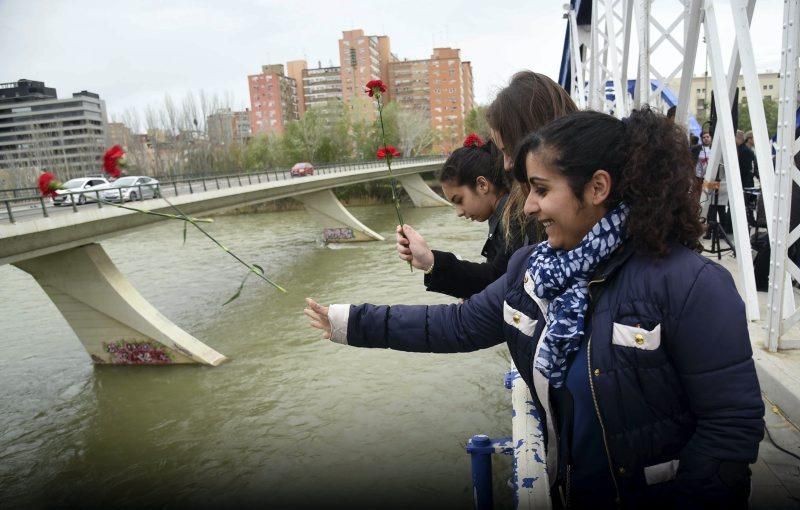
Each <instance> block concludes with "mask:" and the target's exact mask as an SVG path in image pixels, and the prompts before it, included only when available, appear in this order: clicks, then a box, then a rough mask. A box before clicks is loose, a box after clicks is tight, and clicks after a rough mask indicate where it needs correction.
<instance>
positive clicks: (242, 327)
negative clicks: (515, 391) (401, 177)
mask: <svg viewBox="0 0 800 510" xmlns="http://www.w3.org/2000/svg"><path fill="white" fill-rule="evenodd" d="M352 212H353V213H354V214H355V215H356V216H357V217H359V219H361V220H362V221H364V223H366V224H367V225H368V226H370V227H371V228H372V229H374V230H376V231H378V232H380V233H381V234H382V235H384V236H385V237H386V238H387V241H385V242H369V243H358V244H350V245H340V246H336V247H333V248H330V247H325V246H323V245H322V244H321V243H320V242H319V240H318V237H319V229H318V228H317V227H316V226H315V225H314V224H313V223H312V222H311V220H310V219H309V217H308V216H307V215H306V214H305V213H304V212H302V211H296V212H284V213H267V214H250V215H240V216H222V217H218V218H217V219H216V221H215V223H214V224H212V225H211V226H210V227H209V230H210V231H211V232H212V233H213V234H214V235H215V236H216V237H217V238H218V239H219V240H220V241H221V242H222V243H223V244H225V245H227V246H229V247H230V248H231V249H232V250H234V251H235V252H237V253H238V254H240V255H241V256H243V258H245V259H246V260H251V261H254V262H257V263H261V265H263V266H264V267H265V269H267V272H268V273H269V274H270V275H271V276H273V277H274V278H275V279H276V280H278V281H279V282H280V283H281V284H282V285H283V286H285V287H286V288H288V289H289V292H288V293H287V294H280V293H279V292H277V291H275V290H273V289H272V288H271V287H269V286H267V285H264V284H263V283H262V282H258V281H256V280H255V279H251V280H250V281H249V282H248V284H247V285H246V286H245V289H244V291H243V292H242V295H241V297H240V298H239V299H238V300H236V301H234V302H232V303H231V304H229V305H227V306H225V307H223V306H221V305H222V303H223V302H225V300H226V299H227V298H228V297H230V296H231V295H232V294H233V293H234V292H235V290H236V288H237V286H238V284H239V282H240V280H241V278H242V276H243V270H242V268H241V267H240V266H237V265H236V264H234V263H233V262H232V260H231V259H229V258H227V256H226V255H225V254H224V253H222V252H221V251H220V250H219V249H218V248H216V247H215V246H213V245H212V244H211V243H210V242H208V241H207V240H206V239H205V238H203V237H201V236H200V235H197V234H194V233H192V232H190V234H189V239H188V242H187V243H186V245H185V246H182V244H181V227H180V225H177V224H175V223H169V224H161V225H158V226H155V227H151V228H148V229H146V230H142V231H138V232H134V233H130V234H126V235H124V236H120V237H116V238H113V239H110V240H108V241H105V242H103V246H104V247H105V249H106V251H107V252H108V253H109V255H110V256H111V258H112V259H113V260H114V261H115V263H116V264H117V265H118V267H119V268H120V269H121V271H122V272H123V273H124V274H125V275H127V277H128V278H129V279H130V281H131V282H132V283H133V285H134V286H135V287H136V288H137V289H138V290H139V291H140V292H141V293H142V294H143V295H144V296H145V298H147V299H148V300H149V301H150V302H151V303H152V304H153V305H155V306H156V308H158V309H159V310H160V311H161V312H162V313H163V314H164V315H166V316H167V317H168V318H170V319H171V320H172V321H174V322H175V323H176V324H178V325H179V326H180V327H182V328H184V329H185V330H187V331H188V332H189V333H191V334H192V335H194V336H196V337H197V338H199V339H200V340H202V341H203V342H205V343H207V344H208V345H210V346H211V347H213V348H214V349H216V350H218V351H219V352H222V353H224V354H225V355H227V356H228V357H229V358H230V361H228V362H227V363H225V364H223V365H221V366H219V367H216V368H209V367H202V366H174V367H104V366H98V367H95V366H93V365H92V363H91V362H90V360H89V356H88V355H87V354H86V351H85V350H84V349H83V347H82V346H81V344H80V342H79V341H78V339H77V337H76V336H75V334H74V333H73V332H72V330H71V329H70V328H69V326H68V325H67V323H66V321H65V320H64V319H63V318H62V317H61V315H60V314H59V312H58V310H57V309H56V307H55V306H54V305H53V304H52V303H51V302H50V301H49V299H48V298H47V296H46V295H45V293H44V292H43V291H42V290H41V288H40V287H39V286H38V285H37V283H36V282H35V281H34V280H33V279H32V278H31V277H30V276H28V275H27V274H26V273H23V272H22V271H20V270H18V269H16V268H14V267H12V266H0V324H1V325H2V329H0V338H1V339H2V341H0V508H17V507H20V508H22V507H24V508H31V507H33V508H35V507H53V506H84V507H86V506H106V507H107V506H125V507H152V506H158V507H165V508H176V507H185V506H195V507H198V506H204V507H217V506H223V505H225V506H257V505H258V506H264V507H297V506H309V507H311V506H314V507H318V506H328V507H345V506H349V507H370V508H377V507H381V508H383V507H388V508H407V507H409V506H411V505H412V504H413V505H416V506H417V507H419V506H459V507H469V506H470V505H471V482H470V468H469V456H468V455H467V454H466V453H465V452H464V448H463V445H464V443H465V441H466V439H467V438H469V437H470V436H471V435H473V434H476V433H486V434H489V435H491V436H495V437H496V436H502V435H509V434H510V394H509V393H508V392H507V391H506V390H505V389H504V388H503V386H502V378H503V375H504V373H505V371H506V368H507V367H508V365H509V361H508V360H509V356H508V353H507V349H506V348H505V347H504V346H498V347H495V348H493V349H489V350H485V351H481V352H476V353H469V354H456V355H433V354H409V353H398V352H391V351H385V350H369V349H356V348H350V347H345V346H339V345H333V344H331V343H329V342H326V341H322V340H320V339H319V335H318V334H317V332H316V330H311V329H310V328H309V327H308V326H307V325H306V320H305V317H304V316H303V314H302V308H303V298H304V297H305V296H314V297H316V298H318V300H319V301H320V302H323V303H329V302H338V303H341V302H344V303H349V302H353V303H359V302H372V303H449V302H453V300H452V299H450V298H448V297H446V296H441V295H438V294H432V293H427V292H425V291H424V288H423V286H422V273H421V272H420V271H415V272H414V273H413V274H412V273H410V272H409V270H408V267H407V265H405V263H403V262H401V261H400V260H399V259H397V258H396V255H395V252H394V242H393V238H394V237H393V225H394V223H395V222H394V212H393V210H392V209H391V207H388V206H376V207H363V208H354V209H352ZM404 215H405V216H406V221H407V222H408V223H410V224H412V225H415V226H416V227H417V228H418V229H419V230H420V231H421V232H422V233H423V234H424V235H425V236H426V237H427V238H428V239H429V241H430V244H431V245H432V246H433V247H435V248H437V249H443V250H449V251H454V252H456V253H459V254H461V255H463V256H464V257H465V258H469V259H472V260H479V259H480V257H479V255H478V254H479V252H480V248H481V246H482V244H483V241H484V239H485V234H486V225H485V224H468V223H465V222H463V221H461V220H458V219H456V218H455V217H454V215H453V212H452V210H450V209H448V208H433V209H410V208H407V209H406V210H405V212H404ZM77 283H78V282H76V284H77ZM498 461H499V462H498ZM495 463H496V476H495V494H496V499H498V500H499V501H500V503H501V504H508V501H509V499H510V498H509V496H508V494H507V493H508V489H507V488H506V486H505V479H506V478H507V477H508V462H507V460H505V459H503V460H501V459H497V460H496V461H495ZM419 503H423V505H420V504H419ZM445 503H447V504H445Z"/></svg>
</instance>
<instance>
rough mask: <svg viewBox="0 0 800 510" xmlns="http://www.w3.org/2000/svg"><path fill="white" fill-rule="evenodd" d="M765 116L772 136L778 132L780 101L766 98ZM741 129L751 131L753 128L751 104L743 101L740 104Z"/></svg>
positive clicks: (764, 102) (764, 101) (768, 130)
mask: <svg viewBox="0 0 800 510" xmlns="http://www.w3.org/2000/svg"><path fill="white" fill-rule="evenodd" d="M763 104H764V116H765V117H766V120H767V132H768V133H769V136H770V137H773V136H775V134H776V133H777V132H778V103H777V102H776V101H775V100H774V99H772V98H771V97H770V98H764V100H763ZM739 129H741V130H742V131H751V130H752V129H753V127H752V122H751V121H750V105H749V104H747V103H743V104H740V105H739Z"/></svg>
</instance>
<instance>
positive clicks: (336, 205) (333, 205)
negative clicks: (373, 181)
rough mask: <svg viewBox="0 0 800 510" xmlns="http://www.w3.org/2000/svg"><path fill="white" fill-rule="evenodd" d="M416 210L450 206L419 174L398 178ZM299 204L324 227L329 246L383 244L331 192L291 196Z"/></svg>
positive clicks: (324, 235)
mask: <svg viewBox="0 0 800 510" xmlns="http://www.w3.org/2000/svg"><path fill="white" fill-rule="evenodd" d="M397 180H398V181H400V183H401V184H402V186H403V189H405V190H406V193H408V196H409V197H410V198H411V202H412V203H413V204H414V206H415V207H441V206H449V205H450V203H449V202H448V201H447V200H445V199H443V198H442V197H440V196H439V195H437V194H436V192H435V191H433V190H432V189H431V188H430V187H429V186H428V185H427V184H425V181H424V180H422V177H421V176H420V175H419V174H410V175H402V176H400V177H398V178H397ZM294 198H295V199H296V200H298V201H299V202H301V203H302V204H303V205H304V206H305V208H306V211H307V212H308V214H309V215H311V217H312V218H314V220H315V221H316V223H317V224H318V225H320V226H321V227H322V228H323V231H322V236H323V239H324V240H325V242H328V243H347V242H357V241H375V240H377V241H383V240H384V237H383V236H382V235H380V234H378V233H377V232H375V231H374V230H372V229H370V228H369V227H367V226H366V225H364V224H363V223H361V222H360V221H359V220H358V219H357V218H356V217H355V216H353V215H352V214H351V213H350V211H348V210H347V209H346V208H345V206H344V205H343V204H342V203H341V202H340V201H339V199H338V198H336V195H334V194H333V191H332V190H330V189H327V190H322V191H316V192H313V193H305V194H302V195H298V196H296V197H294Z"/></svg>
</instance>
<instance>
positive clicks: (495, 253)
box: [397, 133, 519, 299]
mask: <svg viewBox="0 0 800 510" xmlns="http://www.w3.org/2000/svg"><path fill="white" fill-rule="evenodd" d="M437 178H438V179H439V182H440V183H441V185H442V192H443V193H444V196H445V197H446V198H447V199H448V200H449V201H450V202H452V203H453V205H454V206H455V208H456V215H457V216H459V217H461V218H467V219H469V220H471V221H479V222H484V221H488V222H489V236H488V238H487V240H486V244H484V246H483V250H482V251H481V255H483V256H484V257H486V262H483V263H477V262H469V261H467V260H460V259H459V258H458V257H456V256H455V255H454V254H452V253H449V252H443V251H438V250H431V249H430V248H429V247H428V243H427V242H426V241H425V239H423V238H422V236H421V235H419V233H417V231H416V230H414V229H413V228H412V227H410V226H409V225H405V227H404V229H402V230H401V229H400V227H398V228H397V252H398V253H399V255H400V258H401V259H403V260H407V261H409V262H411V265H412V266H414V267H416V268H417V269H421V270H423V271H424V272H425V279H424V282H425V287H426V288H427V290H429V291H431V292H440V293H442V294H447V295H449V296H453V297H457V298H462V299H466V298H468V297H470V296H471V295H473V294H476V293H478V292H480V291H482V290H483V289H484V288H486V286H488V285H489V284H490V283H492V282H493V281H495V280H496V279H497V278H499V277H500V276H502V275H503V274H504V273H505V272H506V266H507V265H508V259H509V258H510V257H511V254H512V253H513V252H514V251H515V250H516V249H517V248H519V246H508V245H506V243H505V239H504V238H503V226H502V215H503V209H504V208H505V204H506V202H507V200H508V184H507V182H506V178H505V175H504V171H503V159H502V155H501V154H500V151H499V150H497V147H496V146H495V145H494V143H492V142H491V141H489V142H487V143H484V141H483V140H481V138H480V137H479V136H478V135H476V134H474V133H473V134H470V135H469V136H467V138H466V140H464V146H463V147H460V148H458V149H456V150H455V151H453V152H452V153H451V154H450V157H448V158H447V161H445V163H444V165H443V166H442V168H441V169H440V170H439V173H438V175H437Z"/></svg>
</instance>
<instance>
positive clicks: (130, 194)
mask: <svg viewBox="0 0 800 510" xmlns="http://www.w3.org/2000/svg"><path fill="white" fill-rule="evenodd" d="M160 196H161V192H160V190H159V189H158V181H157V180H155V179H153V178H152V177H144V176H138V175H127V176H125V177H120V178H119V179H117V180H116V181H114V182H112V183H111V184H110V185H108V186H107V187H105V189H103V191H101V192H100V198H101V199H103V200H106V201H108V202H120V201H122V202H129V201H134V200H139V199H145V198H158V197H160Z"/></svg>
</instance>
